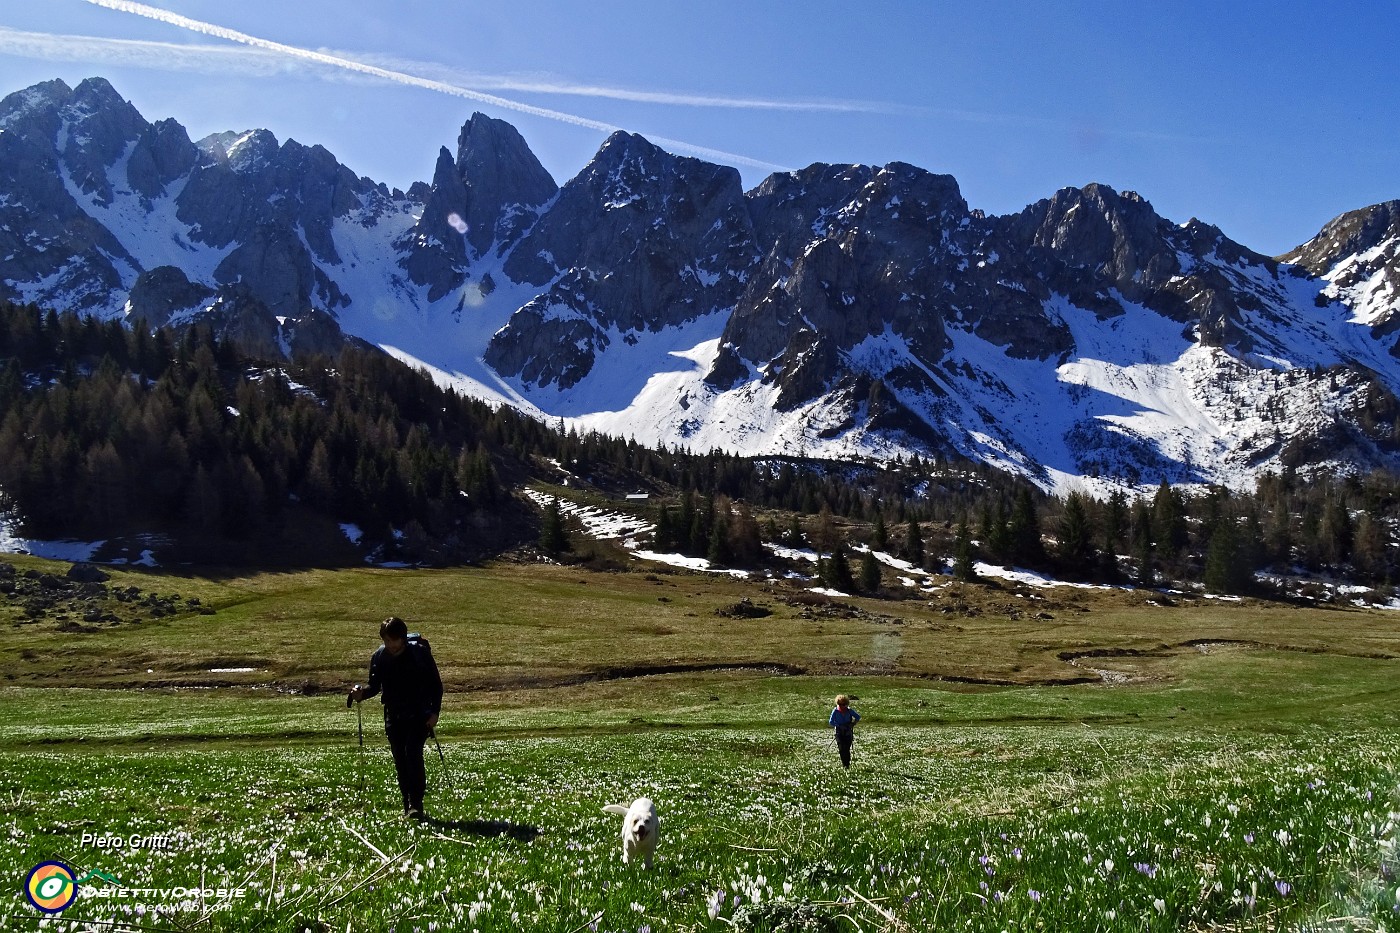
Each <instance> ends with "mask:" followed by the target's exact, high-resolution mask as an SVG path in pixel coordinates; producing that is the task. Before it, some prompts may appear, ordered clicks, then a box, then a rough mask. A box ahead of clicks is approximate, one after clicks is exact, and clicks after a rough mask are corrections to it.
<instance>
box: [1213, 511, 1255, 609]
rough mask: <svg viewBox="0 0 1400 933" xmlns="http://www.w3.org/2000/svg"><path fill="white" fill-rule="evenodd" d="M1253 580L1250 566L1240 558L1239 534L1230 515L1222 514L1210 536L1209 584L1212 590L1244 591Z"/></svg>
mask: <svg viewBox="0 0 1400 933" xmlns="http://www.w3.org/2000/svg"><path fill="white" fill-rule="evenodd" d="M1250 580H1251V574H1250V571H1249V568H1248V567H1246V566H1245V564H1244V562H1243V561H1241V560H1240V548H1239V534H1238V532H1237V530H1236V528H1235V523H1234V521H1233V520H1231V519H1230V518H1229V517H1228V516H1221V518H1220V520H1219V521H1218V522H1217V523H1216V526H1215V530H1214V531H1213V532H1212V533H1211V536H1210V547H1209V548H1208V549H1207V551H1206V565H1205V581H1204V582H1205V586H1206V590H1208V591H1209V592H1212V593H1229V594H1240V593H1244V592H1246V591H1247V589H1248V587H1249V584H1250Z"/></svg>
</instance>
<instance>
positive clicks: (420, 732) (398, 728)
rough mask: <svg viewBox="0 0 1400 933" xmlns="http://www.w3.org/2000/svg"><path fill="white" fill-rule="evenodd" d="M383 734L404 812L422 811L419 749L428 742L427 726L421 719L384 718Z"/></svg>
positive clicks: (423, 775) (424, 778) (424, 782)
mask: <svg viewBox="0 0 1400 933" xmlns="http://www.w3.org/2000/svg"><path fill="white" fill-rule="evenodd" d="M384 733H385V735H387V736H388V737H389V749H390V750H391V751H392V752H393V753H394V771H395V772H396V773H397V774H398V778H399V793H401V794H403V808H404V811H405V812H412V811H414V810H417V811H418V812H419V813H422V812H423V794H424V792H425V791H427V789H428V769H427V767H426V766H425V765H424V764H423V746H424V745H426V744H427V741H428V724H427V722H426V721H425V720H422V719H387V718H386V719H385V720H384Z"/></svg>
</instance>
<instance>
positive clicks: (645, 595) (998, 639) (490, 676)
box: [0, 557, 1400, 933]
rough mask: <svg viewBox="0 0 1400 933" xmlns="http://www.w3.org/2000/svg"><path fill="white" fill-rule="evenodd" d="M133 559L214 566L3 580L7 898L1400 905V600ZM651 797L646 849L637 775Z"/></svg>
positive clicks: (1262, 912) (867, 909) (650, 923)
mask: <svg viewBox="0 0 1400 933" xmlns="http://www.w3.org/2000/svg"><path fill="white" fill-rule="evenodd" d="M8 560H9V561H10V562H11V563H13V564H14V565H15V567H16V568H17V570H18V572H19V573H21V574H23V573H25V572H27V571H30V570H33V571H38V572H52V573H57V574H61V573H62V572H63V571H65V570H66V569H67V565H63V564H50V563H48V562H45V561H40V560H37V559H33V558H27V557H16V558H11V559H8ZM638 566H640V565H638ZM107 586H108V588H109V591H114V590H116V589H117V588H136V589H138V590H139V591H140V592H141V593H144V594H150V593H156V594H160V595H162V596H165V597H172V596H176V595H178V596H179V597H180V601H178V602H176V603H175V605H176V606H177V610H176V611H174V612H168V613H160V614H151V613H145V612H144V611H143V610H141V609H140V608H139V607H137V605H136V604H135V603H134V602H126V603H122V604H120V605H116V604H113V605H112V606H111V607H110V608H111V609H112V611H113V614H114V616H116V617H120V621H119V622H111V621H106V622H90V621H84V619H83V616H82V613H81V611H80V610H77V609H72V610H70V609H67V608H65V607H64V606H62V605H57V606H54V607H51V608H50V609H49V610H48V611H47V612H46V613H44V614H43V615H42V616H40V617H37V618H36V617H35V615H34V613H26V612H25V611H24V610H23V609H22V607H21V606H19V605H18V604H17V602H18V601H17V600H15V599H13V598H12V599H10V601H9V603H8V604H6V603H4V602H0V833H3V834H4V835H5V837H6V839H7V842H8V844H7V845H6V846H5V847H4V850H3V854H0V863H2V864H3V867H2V868H0V874H2V875H3V877H5V878H7V879H9V881H8V882H7V883H8V885H9V894H8V895H7V896H6V897H5V899H4V900H3V901H0V913H3V915H4V920H3V923H0V925H3V927H4V928H5V929H16V930H24V929H40V928H44V929H62V930H68V929H71V930H297V931H301V930H313V931H331V930H336V931H339V930H388V929H394V930H396V931H414V930H421V931H427V930H444V931H446V930H481V931H487V930H548V931H559V933H582V931H584V930H596V931H614V933H623V931H625V933H641V931H662V930H697V931H698V930H716V931H719V930H754V931H760V930H768V931H778V930H813V931H823V930H840V931H847V930H858V931H873V930H888V931H905V930H915V931H924V930H989V931H999V930H1076V931H1077V930H1213V929H1223V930H1279V929H1289V930H1367V931H1378V930H1400V879H1397V872H1398V871H1400V855H1397V852H1396V843H1397V838H1400V616H1397V615H1396V614H1395V613H1393V612H1384V611H1378V610H1369V609H1361V608H1357V607H1348V606H1331V607H1314V606H1305V605H1295V604H1286V603H1278V602H1261V601H1250V600H1244V601H1222V600H1209V599H1204V598H1199V597H1196V596H1191V595H1188V594H1179V593H1178V594H1160V593H1144V592H1139V591H1130V590H1108V589H1084V588H1070V587H1055V588H1042V589H1031V588H1026V587H1019V586H1013V585H1009V584H986V585H982V584H977V585H957V584H952V583H949V584H948V585H947V586H945V587H943V588H941V589H937V590H934V591H930V592H926V593H922V594H920V595H919V597H918V598H906V599H899V600H893V599H891V600H880V599H860V598H845V597H840V598H832V597H825V596H820V595H816V594H813V593H811V592H808V591H806V590H804V589H803V588H802V587H801V586H800V585H799V584H797V583H792V582H788V581H784V580H770V581H767V582H746V581H740V580H733V579H730V578H728V577H723V576H719V575H702V574H696V573H689V572H684V571H674V570H667V569H665V568H660V569H657V568H648V569H645V570H643V569H638V570H634V571H631V572H611V573H609V572H597V571H591V570H586V569H580V568H578V567H563V566H558V565H554V564H546V563H540V564H524V563H508V562H500V563H493V564H489V565H486V566H483V567H476V568H462V569H452V570H417V569H403V570H390V569H380V568H365V569H358V570H340V571H327V570H316V571H304V572H296V573H261V574H252V575H244V574H238V573H227V574H199V575H195V574H176V573H171V572H140V571H137V570H126V571H114V572H113V579H112V580H111V581H109V582H108V584H107ZM192 600H198V603H197V604H196V603H193V602H192ZM745 600H747V602H744V601H745ZM195 605H197V606H198V607H200V610H202V611H197V610H195V609H193V608H191V607H192V606H195ZM210 609H212V610H213V611H212V613H211V612H209V611H208V610H210ZM391 614H393V615H400V616H403V617H404V618H405V619H407V620H408V622H409V625H410V628H412V629H417V630H420V631H422V632H423V633H424V634H426V635H427V636H428V637H429V639H430V640H431V642H432V645H433V652H434V655H435V656H436V658H437V660H438V664H439V667H440V669H441V671H442V674H443V678H444V681H445V683H446V685H447V698H446V703H445V709H444V713H443V717H442V722H441V724H440V726H439V729H438V736H439V738H440V741H441V758H439V753H438V748H437V747H435V746H434V745H433V744H431V743H430V745H429V747H428V754H429V793H428V810H429V814H430V817H431V818H430V819H429V820H428V821H426V822H422V823H412V822H407V821H405V820H404V819H403V818H402V816H401V815H400V814H399V812H398V811H399V805H398V803H397V792H396V790H395V786H394V777H393V766H392V763H391V761H390V759H389V755H388V749H387V745H386V743H385V741H384V737H383V730H382V724H381V722H380V719H379V707H378V704H377V701H370V702H368V703H365V704H363V707H362V708H360V709H359V710H356V709H347V708H346V705H345V699H344V698H345V691H346V690H347V689H348V688H349V687H350V685H352V684H353V683H355V682H357V681H359V680H362V679H363V678H364V676H365V666H366V664H367V661H368V658H369V655H370V653H371V651H372V650H373V649H374V647H375V646H376V644H377V626H378V623H379V621H380V620H381V619H383V618H384V617H385V616H387V615H391ZM837 692H844V693H848V694H851V695H853V696H854V697H856V699H855V701H854V703H853V705H854V706H856V708H857V709H859V710H860V711H861V713H862V715H863V717H864V718H863V720H862V722H861V724H860V726H859V727H858V730H857V738H856V746H855V761H854V766H853V767H852V769H851V770H850V771H849V772H846V771H843V769H842V768H841V767H840V763H839V760H838V758H837V755H836V750H835V747H834V743H833V741H832V737H831V734H830V730H828V729H827V728H826V727H825V723H826V716H827V713H828V712H829V710H830V705H831V698H832V696H833V695H834V694H835V693H837ZM361 726H362V727H363V745H361V743H360V729H361ZM639 796H649V797H651V798H652V799H653V800H655V801H656V804H657V808H658V811H659V813H660V817H661V827H662V828H661V844H660V847H659V849H658V851H657V857H656V864H655V866H654V868H653V869H651V870H649V871H648V870H646V869H644V868H643V867H641V866H640V865H637V864H632V865H624V864H623V863H622V861H621V847H620V843H619V840H618V832H619V829H620V821H619V820H618V818H617V817H614V816H609V815H606V814H604V813H602V807H603V806H604V805H605V804H609V803H623V804H626V803H629V802H630V801H631V800H632V799H633V798H635V797H639ZM47 861H58V862H62V863H64V864H65V865H67V866H69V867H71V868H72V869H73V872H74V874H75V876H76V877H75V881H76V880H78V879H82V883H81V884H79V885H78V894H77V896H76V898H75V899H73V901H72V903H71V905H70V906H68V907H67V908H66V909H64V910H63V911H62V912H61V913H57V914H45V913H42V912H41V911H39V910H38V909H36V908H35V907H34V906H32V905H31V904H30V902H29V900H28V899H27V897H26V893H25V888H26V880H27V878H28V876H29V874H30V872H31V871H32V870H33V869H34V868H35V867H36V866H38V865H40V864H41V863H44V862H47Z"/></svg>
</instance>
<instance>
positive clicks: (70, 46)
mask: <svg viewBox="0 0 1400 933" xmlns="http://www.w3.org/2000/svg"><path fill="white" fill-rule="evenodd" d="M0 52H4V53H5V54H7V55H19V56H21V57H24V58H37V59H40V60H42V61H61V62H89V63H100V64H110V65H123V66H131V65H134V66H137V67H146V68H152V67H154V68H161V69H164V70H166V71H204V72H209V73H211V74H227V73H228V72H229V70H230V69H231V68H233V69H237V71H238V72H239V73H240V74H248V75H255V76H263V75H275V74H279V73H281V72H283V71H285V70H286V68H287V67H288V66H287V64H286V59H285V58H283V57H282V56H280V55H275V54H273V53H272V52H268V51H263V50H259V49H245V48H237V47H230V46H227V45H187V44H182V43H178V42H152V41H149V40H146V39H109V38H106V37H102V36H74V35H64V34H62V33H50V32H26V31H24V30H21V29H10V28H9V27H7V26H0Z"/></svg>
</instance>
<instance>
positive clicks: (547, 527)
mask: <svg viewBox="0 0 1400 933" xmlns="http://www.w3.org/2000/svg"><path fill="white" fill-rule="evenodd" d="M540 550H542V551H544V552H545V553H546V554H550V555H558V554H562V553H564V552H565V551H568V550H572V545H571V544H570V542H569V534H568V532H567V531H565V530H564V516H563V514H562V513H561V512H560V511H559V502H558V501H557V500H554V499H551V500H550V502H549V504H548V505H546V506H545V507H544V525H543V528H542V529H541V531H540Z"/></svg>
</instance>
